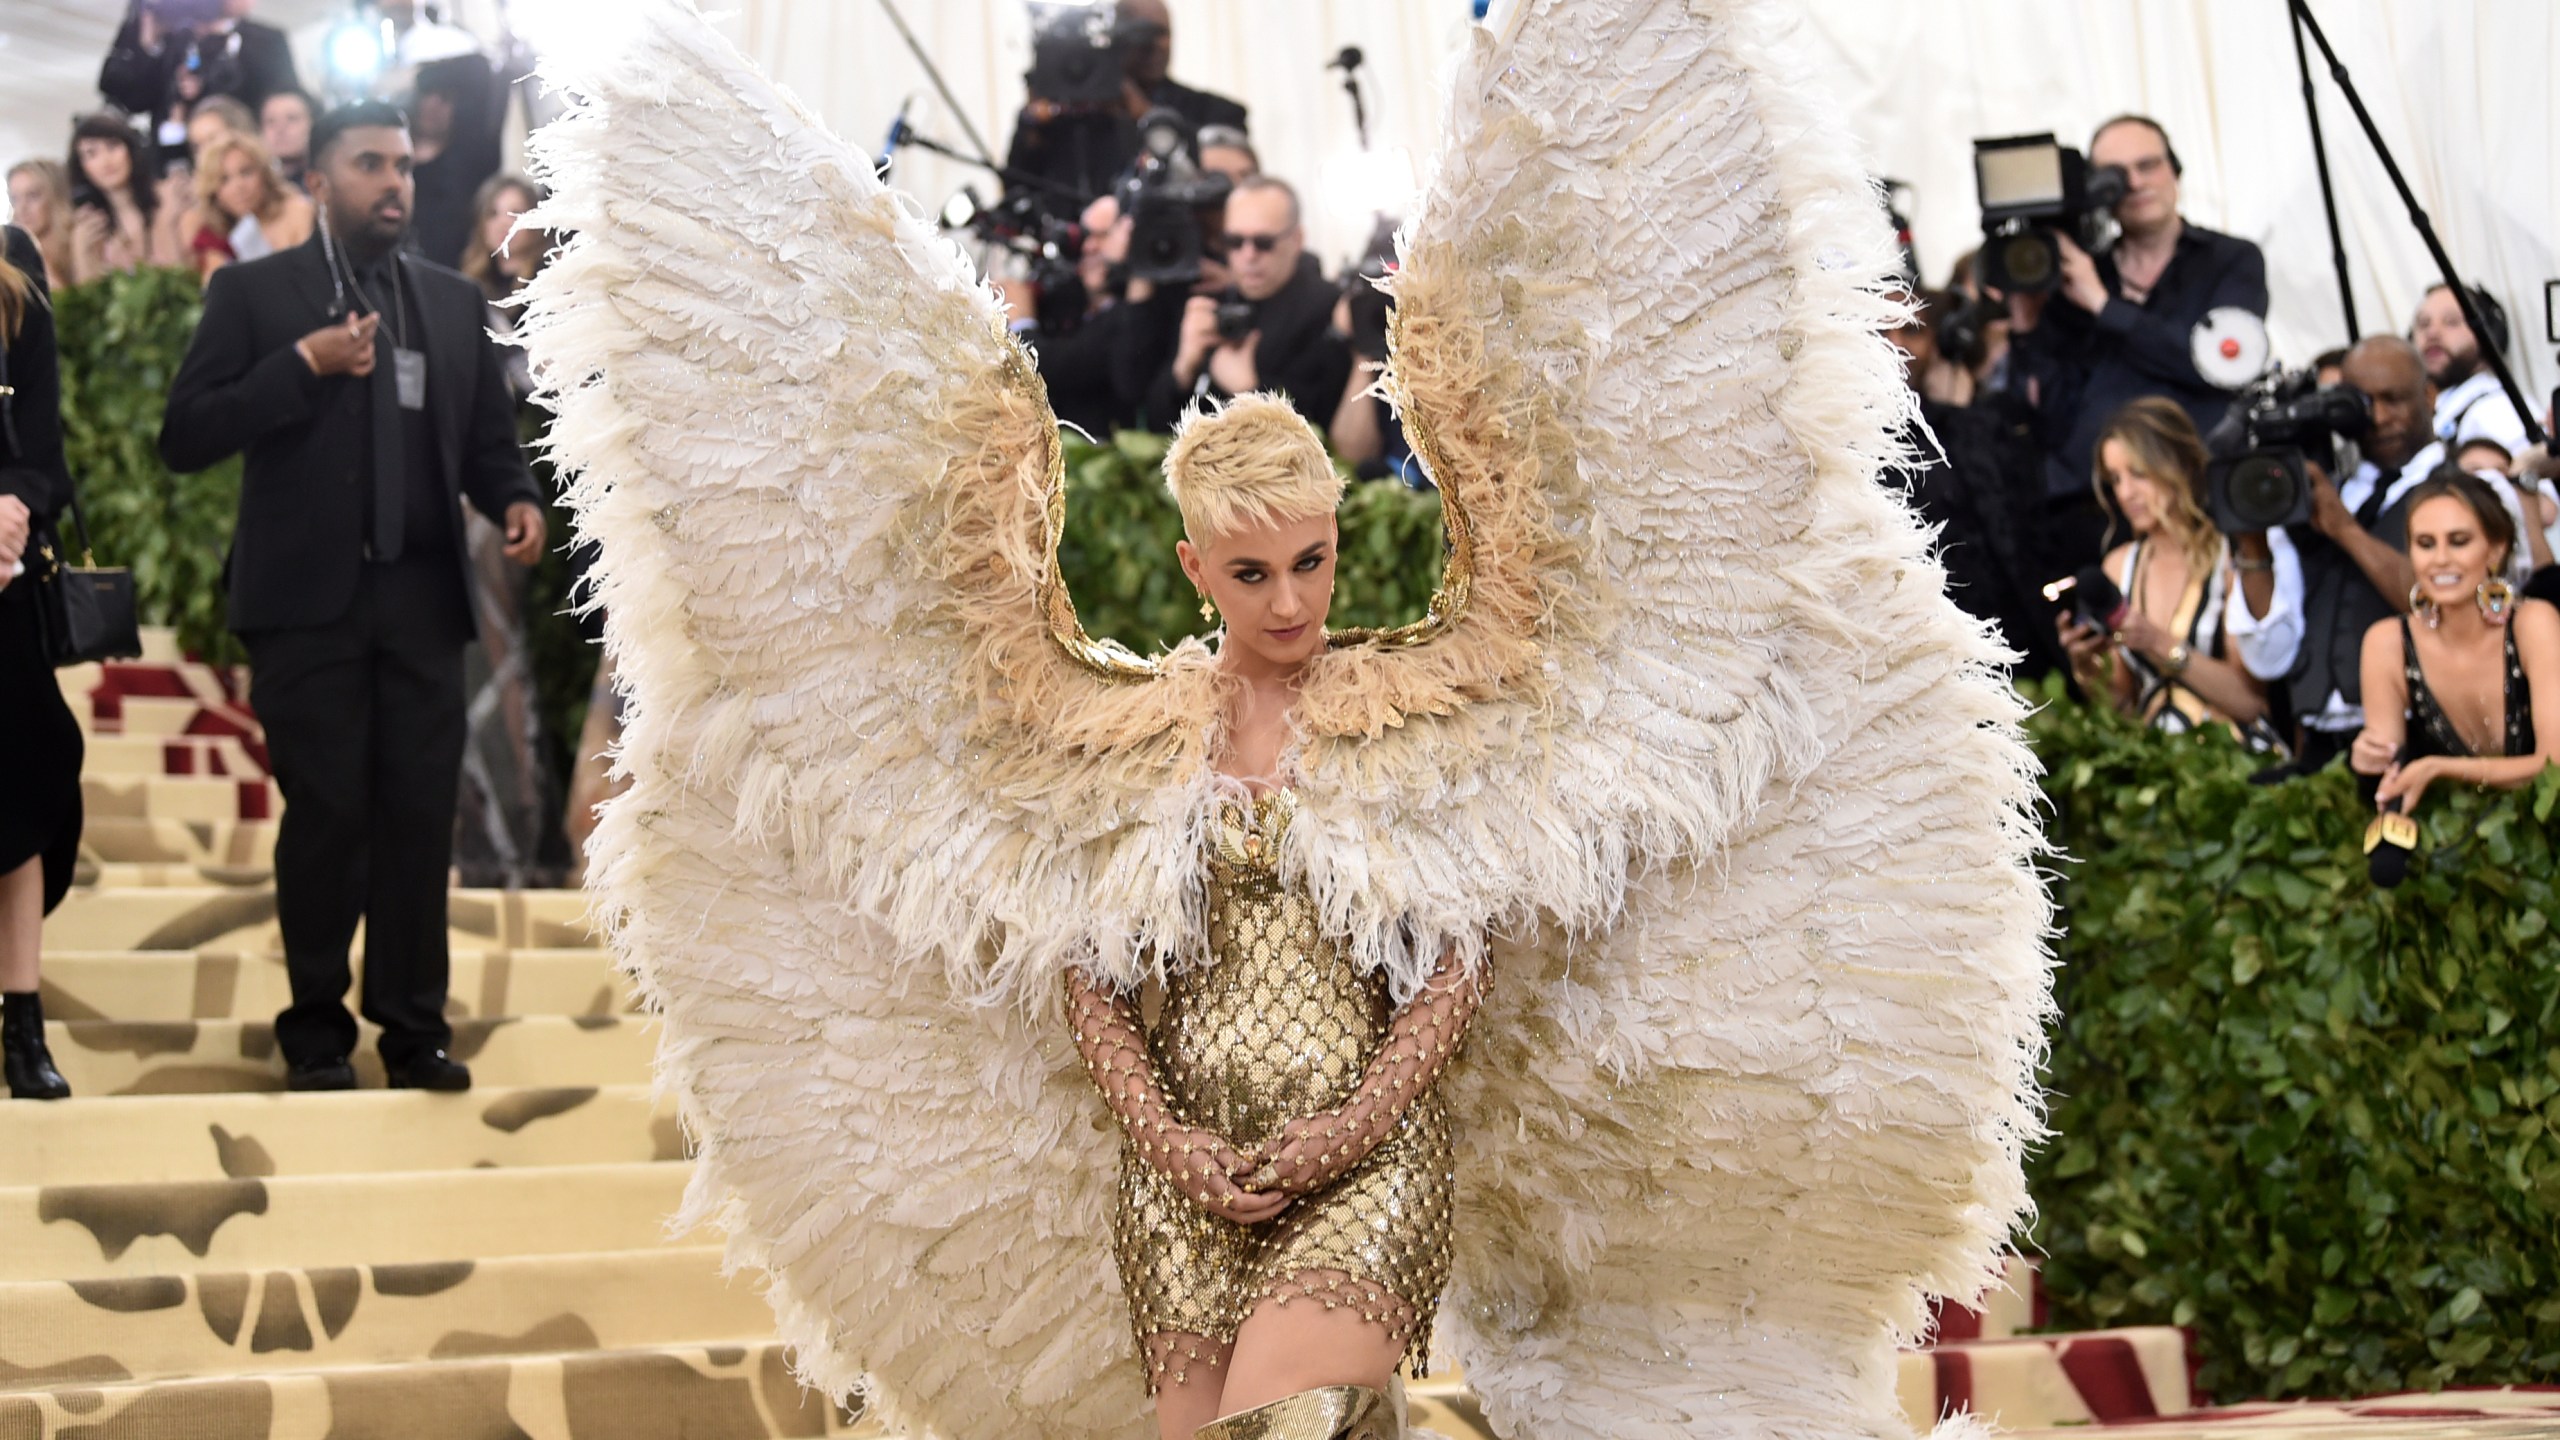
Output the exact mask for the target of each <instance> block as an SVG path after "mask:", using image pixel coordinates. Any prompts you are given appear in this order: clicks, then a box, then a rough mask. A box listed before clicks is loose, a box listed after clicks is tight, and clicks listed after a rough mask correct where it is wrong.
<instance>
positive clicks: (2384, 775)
mask: <svg viewBox="0 0 2560 1440" xmlns="http://www.w3.org/2000/svg"><path fill="white" fill-rule="evenodd" d="M2447 763H2448V762H2447V760H2446V757H2444V756H2442V755H2421V756H2419V757H2418V758H2416V759H2414V760H2403V759H2401V758H2400V746H2399V745H2398V743H2397V742H2394V741H2390V740H2385V739H2383V738H2382V737H2381V736H2378V735H2376V734H2374V733H2373V732H2372V731H2371V730H2359V731H2357V732H2356V738H2355V743H2354V744H2352V745H2351V746H2349V747H2348V750H2347V768H2348V769H2350V770H2353V771H2355V772H2356V773H2357V774H2359V775H2373V776H2379V777H2380V779H2381V782H2382V783H2381V784H2380V785H2378V786H2376V787H2375V789H2374V792H2373V803H2374V808H2375V809H2377V810H2384V811H2388V810H2391V809H2394V808H2395V807H2394V806H2393V804H2392V802H2393V801H2395V800H2396V801H2398V802H2399V804H2398V806H2397V807H2396V808H2397V809H2398V810H2399V812H2400V813H2401V814H2403V815H2409V814H2415V813H2416V812H2417V809H2418V801H2419V800H2421V799H2423V798H2424V797H2425V796H2426V793H2427V787H2428V786H2430V785H2433V784H2434V783H2435V782H2437V781H2438V780H2442V779H2445V778H2446V776H2447V773H2448V772H2447V770H2446V765H2447Z"/></svg>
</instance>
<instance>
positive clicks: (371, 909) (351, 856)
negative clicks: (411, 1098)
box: [160, 101, 544, 1090]
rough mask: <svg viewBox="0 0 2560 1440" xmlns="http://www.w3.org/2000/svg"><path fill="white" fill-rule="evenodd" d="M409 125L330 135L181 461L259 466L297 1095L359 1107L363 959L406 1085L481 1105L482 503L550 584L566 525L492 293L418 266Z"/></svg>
mask: <svg viewBox="0 0 2560 1440" xmlns="http://www.w3.org/2000/svg"><path fill="white" fill-rule="evenodd" d="M409 171H410V148H409V134H408V129H407V126H406V124H405V122H404V121H403V120H402V118H401V115H400V112H399V111H397V110H395V109H393V108H391V107H390V106H388V105H384V104H381V103H380V102H375V101H366V102H362V103H359V104H355V105H349V106H344V107H341V108H340V109H337V110H334V111H331V112H330V113H329V114H327V115H325V116H322V117H321V119H320V121H319V123H318V124H317V125H316V126H315V127H314V128H313V131H312V137H311V170H310V175H309V183H310V186H311V192H312V198H313V199H314V200H315V201H316V202H318V205H319V210H320V222H321V223H320V227H319V232H318V233H317V234H316V235H314V236H313V237H312V239H311V240H310V242H309V243H307V244H304V245H302V246H299V247H297V248H295V249H292V250H288V251H285V252H284V253H282V254H279V255H274V256H270V257H268V258H266V259H263V260H253V261H250V262H249V263H247V264H244V265H231V266H226V267H224V268H223V269H221V270H219V271H217V272H215V274H214V277H213V281H212V283H211V284H210V285H209V286H208V287H207V288H206V290H205V310H204V319H203V321H202V322H201V323H200V324H199V325H198V326H197V328H196V335H195V341H194V343H193V344H192V345H191V346H190V347H189V349H188V351H187V358H186V361H185V363H184V364H183V365H181V366H180V367H179V370H178V377H177V379H176V381H175V382H174V383H173V384H172V386H171V388H170V393H169V408H168V416H167V419H166V421H165V423H164V424H163V426H162V429H161V432H160V453H161V455H162V457H163V458H165V459H166V460H167V461H168V462H169V464H170V466H171V467H172V468H174V469H178V470H200V469H203V468H204V467H205V466H208V465H211V464H213V463H214V462H216V461H218V460H221V459H223V458H224V457H226V456H229V455H233V454H237V453H241V452H244V451H245V452H246V454H247V468H246V470H245V472H244V473H243V475H242V477H241V482H240V518H239V524H238V527H237V530H236V532H235V533H234V535H233V538H232V543H231V558H230V563H229V567H228V571H227V574H228V579H229V585H230V606H231V628H232V629H233V630H235V631H237V632H239V635H240V638H241V640H242V641H243V642H244V643H246V645H247V646H248V649H249V658H250V664H251V671H252V676H253V682H254V685H255V690H254V692H253V699H254V702H255V704H256V706H257V710H258V715H259V718H260V719H261V720H262V721H263V722H264V724H265V726H266V732H267V745H268V750H269V753H270V755H271V756H272V758H273V760H274V764H275V772H276V780H277V782H278V784H279V785H281V786H282V788H283V791H284V800H285V810H284V821H283V827H282V829H281V831H280V832H279V834H278V836H277V841H276V910H277V918H278V921H279V922H280V924H281V926H282V928H283V931H284V945H285V963H286V967H287V970H288V971H289V973H290V975H291V978H292V983H293V1004H292V1006H291V1008H289V1009H287V1010H286V1011H285V1012H284V1013H283V1014H281V1015H279V1016H277V1017H276V1039H277V1042H278V1044H279V1045H280V1046H281V1047H282V1049H283V1051H284V1056H285V1062H286V1064H287V1066H288V1073H287V1077H286V1079H287V1083H288V1084H289V1085H290V1086H292V1087H293V1088H295V1089H304V1090H327V1089H339V1090H342V1089H346V1088H349V1087H350V1086H352V1085H354V1083H355V1072H354V1070H353V1069H352V1068H351V1067H350V1066H349V1064H348V1056H349V1054H350V1053H351V1052H352V1051H353V1050H354V1048H355V1043H356V1025H355V1021H354V1019H353V1018H351V1017H350V1016H349V1015H348V1014H347V1010H346V1003H345V995H346V990H347V983H348V965H347V952H348V947H349V945H350V944H351V943H352V941H353V939H354V935H355V928H356V922H357V920H358V919H359V918H361V919H362V920H363V921H364V923H365V966H364V994H363V1004H362V1008H363V1011H364V1014H365V1017H366V1018H367V1019H369V1020H372V1021H374V1022H375V1023H376V1024H378V1025H380V1026H381V1027H382V1041H381V1044H382V1059H383V1063H384V1066H385V1068H386V1069H387V1070H388V1071H389V1073H390V1078H391V1083H392V1084H393V1085H395V1086H404V1087H417V1088H425V1089H437V1090H459V1089H464V1088H467V1087H468V1086H469V1085H470V1083H471V1074H470V1072H469V1071H468V1070H466V1069H464V1068H463V1067H462V1066H461V1065H458V1064H456V1063H454V1061H453V1060H452V1059H451V1058H450V1057H448V1056H447V1055H446V1054H445V1049H446V1046H447V1045H448V1043H449V1042H450V1039H451V1036H452V1031H451V1028H450V1027H449V1026H448V1025H447V1024H446V1022H445V1018H444V1002H445V984H446V969H447V964H448V959H447V955H446V950H445V876H446V871H447V870H448V868H449V867H450V865H451V857H452V849H453V813H454V794H455V788H456V785H457V783H458V779H459V774H460V769H461V763H462V747H463V738H464V732H465V723H464V715H463V691H462V647H463V646H464V644H466V643H467V642H468V641H469V640H470V639H471V638H472V632H473V621H472V613H471V606H470V600H469V593H470V592H469V589H468V586H467V583H466V579H465V576H466V571H467V567H468V564H469V562H468V560H467V559H466V556H465V551H464V547H463V544H462V515H461V511H460V502H461V500H462V499H464V498H466V497H467V498H468V499H469V500H470V502H471V504H472V505H473V506H474V507H476V508H477V509H478V510H479V511H480V512H481V513H482V514H485V515H487V516H488V517H489V518H490V519H491V520H493V521H496V522H497V523H499V524H501V525H503V526H504V527H505V530H506V537H507V544H506V553H507V555H508V557H509V558H510V559H513V560H515V561H516V562H518V563H519V564H530V563H532V562H533V561H534V560H535V559H536V558H537V557H538V556H539V555H540V553H541V549H542V544H543V540H544V529H543V517H542V507H541V505H540V503H539V501H538V498H537V493H536V491H535V489H534V485H533V480H532V478H531V476H530V475H529V474H528V473H527V472H526V470H525V464H524V456H523V454H522V452H521V451H520V450H519V449H518V448H517V445H516V431H515V402H514V400H513V398H512V397H511V396H510V395H509V393H508V390H507V381H506V364H505V361H504V359H503V358H502V357H501V355H500V354H499V351H498V349H497V346H496V345H495V344H494V343H493V342H492V341H491V340H490V339H489V337H488V335H487V333H486V332H485V331H484V329H483V328H482V323H483V314H484V302H483V300H482V298H481V295H480V291H479V288H478V287H477V286H475V285H473V284H472V283H471V282H470V281H468V280H466V279H464V278H462V277H461V276H460V275H457V274H455V273H453V272H452V271H450V270H446V269H443V268H441V267H439V266H436V265H431V264H428V263H426V262H424V261H421V260H418V259H416V258H415V257H413V256H407V255H403V254H401V253H400V242H401V239H402V237H403V236H404V234H405V233H406V232H407V229H408V224H409V217H410V214H411V211H412V208H413V206H414V204H415V197H414V194H413V191H412V187H411V182H410V174H409Z"/></svg>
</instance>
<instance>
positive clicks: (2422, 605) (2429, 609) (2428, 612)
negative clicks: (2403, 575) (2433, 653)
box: [2409, 585, 2444, 630]
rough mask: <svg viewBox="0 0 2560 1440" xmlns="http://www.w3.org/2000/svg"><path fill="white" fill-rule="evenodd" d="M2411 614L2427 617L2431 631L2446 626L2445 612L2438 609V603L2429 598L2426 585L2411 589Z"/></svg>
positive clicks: (2413, 586) (2411, 587) (2414, 586)
mask: <svg viewBox="0 0 2560 1440" xmlns="http://www.w3.org/2000/svg"><path fill="white" fill-rule="evenodd" d="M2409 613H2410V614H2412V615H2424V616H2426V617H2427V628H2428V629H2430V630H2433V629H2436V628H2438V627H2439V626H2441V625H2443V624H2444V612H2443V611H2441V610H2438V609H2437V608H2436V602H2434V601H2433V600H2430V599H2428V598H2427V588H2426V587H2425V586H2424V585H2412V586H2410V587H2409Z"/></svg>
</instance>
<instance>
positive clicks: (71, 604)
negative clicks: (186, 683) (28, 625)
mask: <svg viewBox="0 0 2560 1440" xmlns="http://www.w3.org/2000/svg"><path fill="white" fill-rule="evenodd" d="M5 263H7V262H5V261H0V264H5ZM16 396H17V392H16V391H15V390H13V389H11V388H10V385H9V352H8V347H7V346H5V345H0V470H8V469H21V468H25V467H20V466H17V465H15V464H14V463H13V462H15V461H16V460H17V459H18V420H17V415H16V413H15V409H14V407H13V406H12V404H11V403H10V402H11V401H13V400H14V399H15V398H16ZM36 473H38V474H39V476H41V472H36ZM66 478H67V477H66ZM29 488H35V487H29ZM39 493H40V492H39ZM70 501H71V503H70V506H69V509H70V511H71V520H72V523H73V524H75V525H78V526H79V527H80V563H79V564H77V565H74V564H72V563H71V560H70V554H71V552H70V547H69V546H67V545H65V544H63V543H62V532H61V529H60V528H59V527H58V526H52V525H47V524H45V523H44V521H43V520H42V519H41V518H39V519H38V520H37V524H36V531H35V533H34V534H33V535H30V536H29V537H27V549H26V553H25V554H23V555H21V556H19V557H18V558H19V560H20V562H21V563H22V564H24V565H25V566H26V574H25V575H24V576H23V577H21V578H22V580H24V581H32V582H33V583H34V584H35V587H36V615H37V617H38V618H39V620H41V622H42V623H43V626H44V646H45V653H46V654H47V655H49V656H50V657H52V660H53V663H54V667H55V668H56V669H60V668H61V667H63V666H65V665H83V664H87V663H88V662H90V661H93V660H132V659H137V658H139V657H140V656H141V654H142V627H141V624H140V622H139V621H138V620H137V619H136V617H135V614H134V609H133V572H132V571H131V570H126V569H122V568H120V567H119V568H111V567H107V566H102V565H100V564H99V563H98V560H97V557H96V556H94V555H92V554H90V553H89V521H88V519H87V517H85V516H83V515H82V514H81V513H80V492H79V490H78V488H77V487H76V486H75V487H74V488H73V489H72V492H71V495H70ZM13 583H14V582H13Z"/></svg>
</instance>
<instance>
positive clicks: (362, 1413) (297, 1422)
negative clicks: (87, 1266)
mask: <svg viewBox="0 0 2560 1440" xmlns="http://www.w3.org/2000/svg"><path fill="white" fill-rule="evenodd" d="M758 1333H761V1332H758ZM575 1338H576V1337H575V1336H574V1335H564V1340H574V1339H575ZM853 1423H854V1422H853V1419H852V1417H851V1416H848V1415H843V1414H840V1413H838V1412H837V1411H836V1409H835V1407H833V1406H831V1405H828V1404H826V1403H825V1402H823V1401H821V1400H819V1399H818V1398H817V1397H816V1396H814V1395H811V1394H809V1393H808V1392H807V1391H804V1390H802V1389H800V1387H799V1386H798V1385H797V1384H796V1383H795V1382H793V1380H792V1378H791V1367H790V1363H789V1360H788V1359H787V1357H786V1356H785V1354H784V1352H783V1349H782V1346H781V1344H780V1343H779V1342H778V1341H774V1340H770V1339H762V1340H753V1341H747V1342H742V1343H734V1344H715V1345H691V1346H667V1347H657V1348H651V1349H634V1350H587V1351H572V1352H568V1353H555V1354H545V1355H527V1356H505V1357H499V1358H495V1359H486V1360H472V1359H449V1360H435V1361H420V1362H416V1363H411V1364H402V1365H366V1366H350V1367H346V1368H343V1369H336V1370H314V1371H293V1372H287V1373H282V1374H273V1375H255V1376H246V1377H238V1378H230V1379H217V1380H181V1381H166V1382H162V1383H160V1384H156V1385H154V1384H140V1385H106V1386H71V1387H64V1388H61V1389H57V1390H50V1391H37V1392H34V1393H31V1394H21V1395H6V1394H0V1436H7V1437H10V1440H303V1437H321V1436H328V1437H333V1440H411V1437H415V1440H765V1437H771V1440H784V1437H798V1440H818V1437H825V1436H838V1435H849V1434H852V1433H856V1432H855V1431H854V1430H853V1428H852V1427H853ZM874 1433H876V1432H874Z"/></svg>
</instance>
